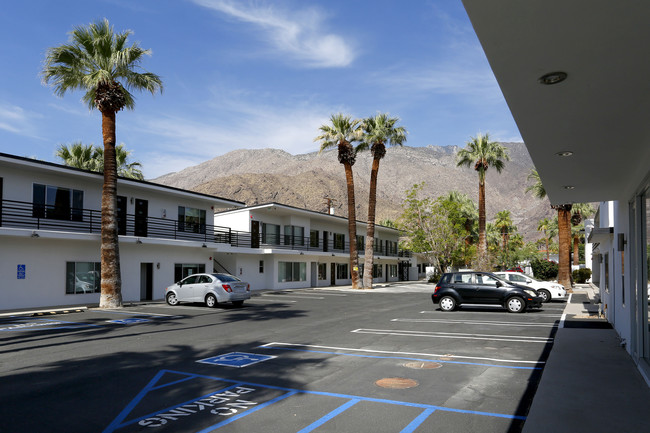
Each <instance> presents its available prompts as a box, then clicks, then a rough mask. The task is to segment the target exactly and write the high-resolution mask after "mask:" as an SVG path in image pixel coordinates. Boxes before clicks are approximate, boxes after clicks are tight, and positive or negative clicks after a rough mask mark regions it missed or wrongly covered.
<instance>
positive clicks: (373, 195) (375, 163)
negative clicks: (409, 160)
mask: <svg viewBox="0 0 650 433" xmlns="http://www.w3.org/2000/svg"><path fill="white" fill-rule="evenodd" d="M379 161H380V158H377V157H374V158H373V159H372V169H371V171H370V197H369V198H368V230H367V232H366V257H365V262H364V266H363V287H364V288H366V289H372V270H373V269H372V268H373V264H374V261H375V256H374V254H375V250H374V247H375V209H376V207H377V174H378V173H379Z"/></svg>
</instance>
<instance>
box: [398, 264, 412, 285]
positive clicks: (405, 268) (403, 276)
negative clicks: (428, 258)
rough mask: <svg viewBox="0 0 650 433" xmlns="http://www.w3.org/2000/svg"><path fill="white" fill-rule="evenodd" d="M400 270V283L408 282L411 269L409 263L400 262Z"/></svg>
mask: <svg viewBox="0 0 650 433" xmlns="http://www.w3.org/2000/svg"><path fill="white" fill-rule="evenodd" d="M398 267H399V270H398V275H399V280H400V281H408V280H409V268H410V267H411V264H410V263H409V262H399V265H398Z"/></svg>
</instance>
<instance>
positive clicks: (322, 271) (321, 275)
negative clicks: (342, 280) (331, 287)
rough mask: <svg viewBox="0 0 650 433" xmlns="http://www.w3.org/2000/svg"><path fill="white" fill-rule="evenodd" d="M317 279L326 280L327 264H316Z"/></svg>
mask: <svg viewBox="0 0 650 433" xmlns="http://www.w3.org/2000/svg"><path fill="white" fill-rule="evenodd" d="M318 279H319V280H326V279H327V263H319V264H318Z"/></svg>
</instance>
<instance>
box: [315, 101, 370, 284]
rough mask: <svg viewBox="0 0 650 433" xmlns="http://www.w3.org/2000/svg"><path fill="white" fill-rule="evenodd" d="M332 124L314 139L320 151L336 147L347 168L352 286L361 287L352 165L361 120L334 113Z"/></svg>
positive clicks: (340, 159)
mask: <svg viewBox="0 0 650 433" xmlns="http://www.w3.org/2000/svg"><path fill="white" fill-rule="evenodd" d="M330 122H331V123H332V124H331V125H322V126H321V127H320V128H319V129H320V131H321V135H319V136H318V137H316V138H315V139H314V141H319V142H320V143H321V146H320V151H319V153H320V152H322V151H324V150H326V149H330V148H333V147H336V148H337V149H338V158H339V162H340V163H341V164H343V168H344V169H345V180H346V183H347V189H348V236H349V238H350V275H351V277H352V288H353V289H358V288H359V257H358V254H357V216H356V211H355V206H356V204H355V200H354V176H353V174H352V166H353V165H354V163H355V161H356V150H355V148H354V146H353V144H352V143H354V142H357V141H359V140H361V134H362V130H361V128H360V127H359V125H360V123H361V121H360V120H353V119H352V118H351V117H350V116H346V115H344V114H341V113H338V114H332V116H331V117H330Z"/></svg>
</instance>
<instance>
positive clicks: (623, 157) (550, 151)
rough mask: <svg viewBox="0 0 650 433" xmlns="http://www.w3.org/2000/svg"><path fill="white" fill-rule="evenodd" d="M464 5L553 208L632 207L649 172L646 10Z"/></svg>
mask: <svg viewBox="0 0 650 433" xmlns="http://www.w3.org/2000/svg"><path fill="white" fill-rule="evenodd" d="M463 3H464V5H465V9H466V11H467V13H468V15H469V17H470V20H471V21H472V25H473V26H474V30H475V31H476V34H477V35H478V38H479V40H480V42H481V44H482V46H483V49H484V51H485V53H486V55H487V58H488V60H489V62H490V65H491V67H492V70H493V72H494V75H495V76H496V79H497V81H498V82H499V86H500V87H501V90H502V92H503V94H504V96H505V99H506V101H507V103H508V106H509V107H510V110H511V112H512V114H513V116H514V119H515V121H516V122H517V125H518V127H519V131H520V133H521V136H522V137H523V139H524V142H525V143H526V147H527V148H528V151H529V153H530V155H531V157H532V159H533V162H534V163H535V166H536V167H537V169H538V171H539V173H540V176H541V179H542V182H543V183H544V186H545V188H546V191H547V193H548V195H549V198H550V199H551V203H553V204H562V203H575V202H587V201H589V202H591V201H601V200H610V199H627V198H629V196H630V195H631V194H632V192H633V190H634V189H635V188H636V186H637V185H638V184H639V183H640V182H641V181H642V180H643V178H644V177H645V176H646V175H647V173H648V171H649V170H650V25H648V23H649V22H650V1H648V0H637V1H633V0H630V1H612V0H571V1H567V0H546V1H539V0H463ZM555 71H562V72H565V73H566V74H567V78H566V80H565V81H562V82H560V83H557V84H553V85H543V84H540V82H539V81H538V80H539V78H540V77H542V76H543V75H545V74H547V73H549V72H555ZM488 127H489V125H488ZM564 151H571V152H573V154H572V156H567V157H560V156H558V155H557V154H558V153H559V152H564Z"/></svg>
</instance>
